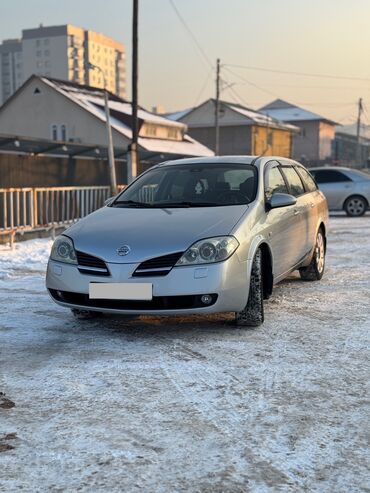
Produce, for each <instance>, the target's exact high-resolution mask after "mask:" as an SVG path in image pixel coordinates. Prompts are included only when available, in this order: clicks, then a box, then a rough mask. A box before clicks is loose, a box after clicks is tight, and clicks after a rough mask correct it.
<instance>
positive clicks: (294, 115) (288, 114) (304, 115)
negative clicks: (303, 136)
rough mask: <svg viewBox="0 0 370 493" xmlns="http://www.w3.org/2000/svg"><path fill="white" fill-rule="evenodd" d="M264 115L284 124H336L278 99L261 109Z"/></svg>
mask: <svg viewBox="0 0 370 493" xmlns="http://www.w3.org/2000/svg"><path fill="white" fill-rule="evenodd" d="M259 111H261V112H262V113H264V114H265V115H269V116H271V117H273V118H276V119H278V120H282V121H284V122H300V121H314V120H316V121H317V120H319V121H324V122H326V123H330V124H332V125H335V124H336V123H335V122H334V121H333V120H330V119H329V118H325V117H324V116H322V115H319V114H318V113H313V112H312V111H309V110H306V109H304V108H300V107H299V106H296V105H294V104H290V103H288V102H287V101H283V100H282V99H276V100H275V101H272V102H271V103H269V104H267V105H265V106H263V107H262V108H260V110H259Z"/></svg>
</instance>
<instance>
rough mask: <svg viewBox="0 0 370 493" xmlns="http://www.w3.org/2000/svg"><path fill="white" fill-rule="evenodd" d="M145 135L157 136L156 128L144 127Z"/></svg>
mask: <svg viewBox="0 0 370 493" xmlns="http://www.w3.org/2000/svg"><path fill="white" fill-rule="evenodd" d="M145 133H146V135H150V136H152V137H154V136H156V135H157V127H156V126H155V125H150V124H149V125H146V132H145Z"/></svg>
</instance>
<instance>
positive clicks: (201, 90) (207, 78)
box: [193, 67, 213, 107]
mask: <svg viewBox="0 0 370 493" xmlns="http://www.w3.org/2000/svg"><path fill="white" fill-rule="evenodd" d="M212 73H213V67H212V68H211V70H210V71H209V72H208V74H207V77H206V78H205V80H204V83H203V84H202V87H201V89H200V91H199V93H198V96H197V97H196V99H195V102H194V104H193V107H194V106H196V105H197V104H198V101H199V99H200V97H201V95H202V94H203V91H204V90H205V88H206V86H207V84H208V81H209V79H210V77H211V74H212Z"/></svg>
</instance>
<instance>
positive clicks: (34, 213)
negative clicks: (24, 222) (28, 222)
mask: <svg viewBox="0 0 370 493" xmlns="http://www.w3.org/2000/svg"><path fill="white" fill-rule="evenodd" d="M32 207H33V211H32V227H33V228H35V227H36V226H37V221H38V214H37V189H33V190H32Z"/></svg>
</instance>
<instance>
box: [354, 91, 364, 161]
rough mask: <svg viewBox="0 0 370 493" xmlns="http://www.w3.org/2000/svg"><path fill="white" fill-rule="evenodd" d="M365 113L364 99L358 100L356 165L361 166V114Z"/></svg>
mask: <svg viewBox="0 0 370 493" xmlns="http://www.w3.org/2000/svg"><path fill="white" fill-rule="evenodd" d="M362 111H363V106H362V98H360V99H359V100H358V116H357V135H356V136H357V139H356V164H357V165H360V164H361V162H360V161H361V141H360V139H361V114H362Z"/></svg>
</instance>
